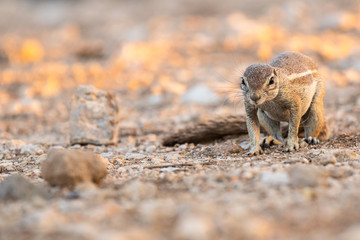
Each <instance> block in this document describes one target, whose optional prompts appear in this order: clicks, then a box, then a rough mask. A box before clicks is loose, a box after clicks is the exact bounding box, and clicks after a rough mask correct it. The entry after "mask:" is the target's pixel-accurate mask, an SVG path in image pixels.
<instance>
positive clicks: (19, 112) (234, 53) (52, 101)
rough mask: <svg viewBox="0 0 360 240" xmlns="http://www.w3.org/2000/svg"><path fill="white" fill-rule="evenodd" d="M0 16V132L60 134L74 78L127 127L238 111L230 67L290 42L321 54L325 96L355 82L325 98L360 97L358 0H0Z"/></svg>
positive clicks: (59, 137) (60, 137) (34, 137)
mask: <svg viewBox="0 0 360 240" xmlns="http://www.w3.org/2000/svg"><path fill="white" fill-rule="evenodd" d="M0 16H1V17H0V84H1V85H0V99H1V105H0V134H1V135H0V136H1V137H2V138H7V139H10V138H13V137H21V138H27V139H29V140H31V141H40V140H39V139H40V137H41V139H43V140H41V141H50V142H64V141H66V134H65V133H66V131H67V127H68V126H67V123H66V122H67V120H68V112H69V107H70V103H71V95H72V94H73V92H74V90H75V89H76V87H77V86H78V85H81V84H91V85H94V86H95V87H98V88H101V89H105V90H111V91H112V92H115V93H116V95H117V96H118V98H119V101H120V102H121V105H122V111H123V112H126V116H125V117H124V119H123V123H124V126H129V127H135V128H136V127H142V128H144V127H146V126H148V127H149V128H150V129H152V130H151V131H159V126H151V125H152V124H151V123H154V122H159V121H161V119H163V122H164V124H165V125H162V126H164V127H167V126H168V125H166V124H168V123H169V122H181V121H186V120H189V119H192V118H194V117H196V116H200V115H206V114H210V113H212V112H214V111H215V112H216V113H224V112H226V111H227V112H233V111H234V106H236V107H235V110H236V111H240V112H241V111H242V106H241V104H236V101H238V100H239V95H238V92H237V91H236V90H237V87H236V86H237V85H236V75H235V78H234V77H233V76H234V75H233V71H234V69H236V68H238V67H240V70H241V68H244V67H246V66H247V65H249V64H252V63H255V62H267V61H269V60H270V59H271V58H273V57H274V56H276V55H277V54H278V53H280V52H282V51H287V50H292V51H300V52H302V53H305V54H307V55H309V56H311V57H313V58H314V59H316V60H317V61H318V62H319V65H320V69H321V72H322V74H323V76H324V77H325V78H326V81H327V83H328V85H329V87H328V94H329V92H330V94H331V92H332V89H335V88H333V86H336V87H346V86H349V85H355V86H357V87H356V88H354V87H353V88H351V89H350V90H349V89H346V90H344V92H346V94H341V91H340V90H338V92H337V93H336V94H335V97H334V95H332V98H331V101H330V100H329V101H327V103H326V105H327V107H328V108H331V107H336V106H337V105H336V104H343V103H344V102H348V103H349V104H350V105H349V106H350V108H351V106H354V104H355V103H356V101H357V102H358V105H360V99H358V98H356V97H357V96H358V89H359V85H358V84H359V82H360V44H359V43H360V24H359V23H360V3H359V1H356V0H345V1H336V0H330V1H325V0H320V1H310V0H307V1H283V0H274V1H259V0H243V1H235V0H227V1H215V0H208V1H205V0H200V1H191V0H176V1H175V0H174V1H164V0H138V1H130V0H118V1H115V0H103V1H96V0H87V1H85V0H83V1H81V0H64V1H60V0H59V1H55V0H54V1H46V0H11V1H10V0H9V1H5V0H3V1H2V2H1V8H0ZM229 84H230V85H229ZM349 91H350V92H349ZM351 91H353V93H352V92H351ZM204 96H206V98H204ZM336 96H338V98H336ZM343 98H346V99H345V100H344V99H343ZM234 102H235V104H234ZM358 105H357V108H356V109H358V108H359V106H358ZM204 106H205V107H204ZM227 106H229V108H226V107H227ZM351 110H354V109H352V108H351ZM140 113H141V114H140ZM175 116H176V117H175ZM179 116H180V117H179ZM24 121H25V122H26V124H24ZM54 133H55V134H56V135H53V134H54ZM46 136H47V137H46Z"/></svg>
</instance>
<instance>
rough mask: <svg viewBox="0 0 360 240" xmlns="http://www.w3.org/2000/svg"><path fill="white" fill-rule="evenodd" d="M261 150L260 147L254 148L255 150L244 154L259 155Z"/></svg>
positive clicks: (261, 152) (249, 155)
mask: <svg viewBox="0 0 360 240" xmlns="http://www.w3.org/2000/svg"><path fill="white" fill-rule="evenodd" d="M263 153H264V152H263V150H262V149H261V148H259V149H256V150H252V151H250V152H248V153H245V156H248V157H252V156H257V155H261V154H263Z"/></svg>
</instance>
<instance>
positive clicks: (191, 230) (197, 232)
mask: <svg viewBox="0 0 360 240" xmlns="http://www.w3.org/2000/svg"><path fill="white" fill-rule="evenodd" d="M215 229H216V227H215V224H214V222H213V221H212V220H211V219H210V218H209V217H206V216H201V215H198V214H194V213H189V214H184V215H183V216H181V217H180V219H179V221H178V223H177V226H176V229H175V232H176V235H177V236H178V239H188V240H191V239H194V240H195V239H212V237H213V235H214V234H215Z"/></svg>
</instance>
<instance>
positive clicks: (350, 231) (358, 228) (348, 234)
mask: <svg viewBox="0 0 360 240" xmlns="http://www.w3.org/2000/svg"><path fill="white" fill-rule="evenodd" d="M359 236H360V224H354V225H352V226H350V227H349V228H347V229H346V230H345V231H344V232H343V233H342V234H340V236H339V238H338V239H339V240H358V239H359Z"/></svg>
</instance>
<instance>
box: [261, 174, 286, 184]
mask: <svg viewBox="0 0 360 240" xmlns="http://www.w3.org/2000/svg"><path fill="white" fill-rule="evenodd" d="M261 182H262V183H265V184H269V185H285V184H289V182H290V180H289V177H288V175H287V174H286V172H263V173H262V174H261Z"/></svg>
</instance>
